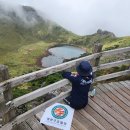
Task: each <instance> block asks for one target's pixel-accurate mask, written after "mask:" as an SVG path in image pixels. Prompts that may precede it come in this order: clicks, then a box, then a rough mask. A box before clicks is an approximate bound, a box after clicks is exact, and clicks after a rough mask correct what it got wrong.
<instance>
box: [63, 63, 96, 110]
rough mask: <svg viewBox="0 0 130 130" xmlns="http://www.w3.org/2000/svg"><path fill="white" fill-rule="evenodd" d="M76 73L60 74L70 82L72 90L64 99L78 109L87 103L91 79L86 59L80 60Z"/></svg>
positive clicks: (89, 66)
mask: <svg viewBox="0 0 130 130" xmlns="http://www.w3.org/2000/svg"><path fill="white" fill-rule="evenodd" d="M76 70H77V74H75V73H72V72H63V74H62V76H63V77H64V78H66V79H68V80H69V81H70V82H71V83H72V91H71V94H70V96H69V97H67V98H65V99H64V101H65V102H66V103H67V104H68V105H69V106H70V107H72V108H74V109H76V110H78V109H82V108H84V107H85V106H86V105H87V104H88V92H89V89H90V86H91V84H92V81H93V72H92V66H91V65H90V63H89V62H88V61H82V62H80V64H79V65H78V66H77V67H76Z"/></svg>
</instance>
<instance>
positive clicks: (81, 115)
mask: <svg viewBox="0 0 130 130" xmlns="http://www.w3.org/2000/svg"><path fill="white" fill-rule="evenodd" d="M96 91H97V94H96V96H95V97H94V98H89V104H88V106H87V107H85V108H84V109H82V110H79V111H75V113H74V118H73V122H72V127H71V130H130V81H121V82H114V83H108V84H100V85H98V86H96ZM42 113H43V112H41V113H39V114H37V115H36V116H35V117H32V118H31V119H28V120H26V121H25V122H23V123H21V124H20V126H19V128H18V130H58V129H56V128H53V127H48V126H42V125H41V124H40V123H39V121H38V120H39V118H41V115H42Z"/></svg>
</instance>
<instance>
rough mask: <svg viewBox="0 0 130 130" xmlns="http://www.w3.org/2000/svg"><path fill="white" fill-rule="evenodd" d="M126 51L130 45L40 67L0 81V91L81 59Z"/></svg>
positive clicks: (64, 67) (50, 72) (72, 64)
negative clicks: (40, 68) (44, 67)
mask: <svg viewBox="0 0 130 130" xmlns="http://www.w3.org/2000/svg"><path fill="white" fill-rule="evenodd" d="M128 51H130V47H126V48H119V49H115V50H109V51H104V52H101V53H95V54H92V55H89V56H86V57H82V58H79V59H76V60H72V61H69V62H66V63H63V64H60V65H56V66H53V67H49V68H46V69H42V70H39V71H35V72H32V73H29V74H25V75H22V76H19V77H16V78H12V79H9V80H6V81H5V82H2V83H0V92H3V91H5V90H6V89H7V88H6V87H7V86H10V87H15V86H17V85H20V84H22V83H26V82H29V81H32V80H35V79H39V78H41V77H44V76H47V75H50V74H53V73H56V72H59V71H62V70H65V69H67V68H71V67H73V66H75V65H76V64H77V63H79V62H80V61H82V60H91V59H95V58H97V57H100V56H110V55H115V54H118V53H123V52H128Z"/></svg>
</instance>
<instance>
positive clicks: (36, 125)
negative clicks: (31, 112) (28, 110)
mask: <svg viewBox="0 0 130 130" xmlns="http://www.w3.org/2000/svg"><path fill="white" fill-rule="evenodd" d="M26 122H27V124H28V125H29V126H30V128H31V129H32V130H46V128H45V127H44V126H42V125H41V124H40V122H39V121H38V120H37V119H36V118H35V117H34V116H33V117H31V118H29V119H27V120H26Z"/></svg>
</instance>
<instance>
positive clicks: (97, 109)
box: [89, 99, 126, 130]
mask: <svg viewBox="0 0 130 130" xmlns="http://www.w3.org/2000/svg"><path fill="white" fill-rule="evenodd" d="M89 105H90V106H91V107H92V108H93V109H94V110H95V111H97V112H98V113H99V114H100V115H101V116H102V117H103V118H105V119H106V120H107V121H108V122H109V123H110V124H112V125H113V126H114V127H115V128H116V129H118V130H120V129H121V130H126V128H125V127H124V126H123V125H121V124H120V123H119V122H118V121H117V120H116V119H114V118H113V117H112V116H110V115H109V114H108V113H107V112H106V111H104V110H103V109H102V108H101V107H100V106H98V105H97V104H96V103H95V102H93V101H92V100H91V99H90V100H89Z"/></svg>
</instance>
